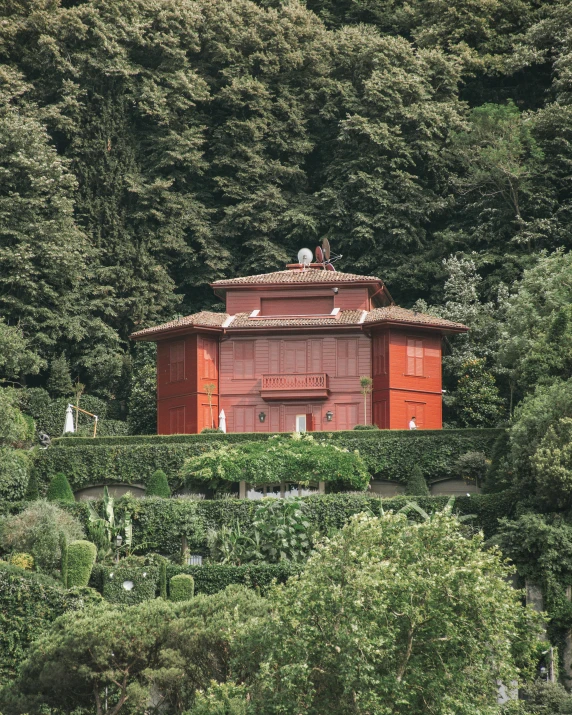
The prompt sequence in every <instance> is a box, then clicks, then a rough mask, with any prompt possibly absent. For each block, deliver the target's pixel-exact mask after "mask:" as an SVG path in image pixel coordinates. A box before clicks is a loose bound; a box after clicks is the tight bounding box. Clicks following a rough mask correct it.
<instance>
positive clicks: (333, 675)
mask: <svg viewBox="0 0 572 715" xmlns="http://www.w3.org/2000/svg"><path fill="white" fill-rule="evenodd" d="M510 574H511V569H510V567H508V566H507V564H506V562H505V561H504V559H503V557H502V555H501V554H500V553H499V552H498V551H494V550H488V549H485V548H483V539H482V536H481V535H480V534H475V535H473V536H471V537H470V538H467V536H466V534H465V533H464V532H463V531H462V529H461V528H460V524H459V522H458V521H457V520H456V519H453V518H451V517H450V516H447V515H446V514H438V515H436V516H434V517H433V518H430V519H427V520H424V521H422V522H421V523H415V524H412V523H410V522H408V521H407V519H406V517H405V516H404V515H394V514H384V515H382V516H381V517H380V518H373V517H368V516H366V515H364V514H362V515H359V516H356V517H354V518H353V519H352V520H350V522H349V523H348V524H346V526H345V527H344V528H343V529H342V530H341V531H340V532H338V533H337V534H335V535H334V536H333V537H331V538H330V539H329V540H328V541H327V542H326V543H325V544H324V545H321V546H320V547H319V548H318V549H317V550H316V552H315V553H314V554H313V555H312V556H311V558H310V559H309V561H308V563H307V564H306V567H305V569H304V571H303V573H302V574H301V575H300V576H299V577H298V578H295V579H291V580H290V581H288V583H287V584H286V585H285V586H282V587H280V588H277V589H275V590H274V591H272V592H271V594H270V599H269V600H270V605H271V610H270V613H269V615H268V617H267V618H264V619H260V620H259V621H257V622H255V624H254V625H253V628H252V629H251V631H250V634H249V635H250V639H249V640H248V641H247V642H246V644H245V651H246V652H247V653H250V652H252V651H253V650H254V649H256V652H257V653H260V654H261V656H259V657H258V659H257V660H258V663H260V665H259V670H258V673H257V676H256V680H255V682H254V684H253V687H251V689H250V693H251V697H252V700H253V702H254V704H255V709H257V711H260V712H265V713H267V712H283V713H300V712H307V713H348V712H362V713H382V712H384V713H390V712H391V713H392V714H393V715H410V713H422V712H435V713H460V712H465V713H469V712H470V713H476V712H482V713H484V712H486V711H490V712H493V711H494V710H495V708H496V705H497V692H496V690H497V688H496V685H495V684H496V682H497V681H498V680H501V681H503V682H505V683H506V682H511V681H512V680H516V679H517V677H518V674H519V668H520V667H521V665H522V664H524V663H525V664H528V663H530V659H531V657H532V655H533V654H534V652H535V649H536V647H537V645H538V640H537V637H538V634H539V631H540V624H541V618H540V616H539V614H534V613H533V612H531V611H530V610H529V609H526V608H524V606H523V604H522V603H521V594H520V593H519V592H518V591H516V590H515V589H513V587H512V585H511V584H510V583H509V582H508V577H509V576H510ZM443 634H446V636H445V637H443ZM381 644H382V645H381ZM460 652H462V657H460V656H459V654H460ZM436 663H439V667H437V668H436V667H435V664H436ZM467 663H470V664H471V665H470V667H469V668H467ZM364 673H367V674H368V677H364ZM356 702H357V703H359V706H358V707H357V708H356ZM256 706H258V707H257V708H256Z"/></svg>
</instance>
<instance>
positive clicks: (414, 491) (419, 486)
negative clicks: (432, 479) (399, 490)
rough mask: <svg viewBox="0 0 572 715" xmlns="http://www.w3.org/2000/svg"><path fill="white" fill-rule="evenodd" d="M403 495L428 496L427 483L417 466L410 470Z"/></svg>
mask: <svg viewBox="0 0 572 715" xmlns="http://www.w3.org/2000/svg"><path fill="white" fill-rule="evenodd" d="M405 493H406V494H407V495H408V496H416V497H428V496H429V487H428V486H427V482H426V481H425V477H424V476H423V472H422V471H421V467H420V466H419V465H417V464H416V465H415V466H414V467H413V468H412V470H411V474H410V475H409V478H408V479H407V481H406V482H405Z"/></svg>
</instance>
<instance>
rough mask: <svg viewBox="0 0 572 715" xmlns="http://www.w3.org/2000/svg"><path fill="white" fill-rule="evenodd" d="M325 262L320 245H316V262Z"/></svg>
mask: <svg viewBox="0 0 572 715" xmlns="http://www.w3.org/2000/svg"><path fill="white" fill-rule="evenodd" d="M323 262H324V253H323V251H322V249H321V248H320V246H317V247H316V263H323Z"/></svg>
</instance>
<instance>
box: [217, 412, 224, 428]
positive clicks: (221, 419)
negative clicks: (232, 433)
mask: <svg viewBox="0 0 572 715" xmlns="http://www.w3.org/2000/svg"><path fill="white" fill-rule="evenodd" d="M218 428H219V430H220V431H221V432H226V415H225V414H224V410H221V411H220V415H219V416H218Z"/></svg>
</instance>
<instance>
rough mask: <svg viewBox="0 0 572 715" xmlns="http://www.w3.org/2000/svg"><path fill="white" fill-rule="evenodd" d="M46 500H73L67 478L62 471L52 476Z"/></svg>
mask: <svg viewBox="0 0 572 715" xmlns="http://www.w3.org/2000/svg"><path fill="white" fill-rule="evenodd" d="M46 497H47V499H48V501H75V499H74V495H73V492H72V490H71V487H70V483H69V482H68V478H67V477H66V475H65V474H63V473H62V472H58V474H55V475H54V476H53V477H52V481H51V482H50V484H49V486H48V493H47V495H46Z"/></svg>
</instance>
